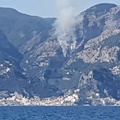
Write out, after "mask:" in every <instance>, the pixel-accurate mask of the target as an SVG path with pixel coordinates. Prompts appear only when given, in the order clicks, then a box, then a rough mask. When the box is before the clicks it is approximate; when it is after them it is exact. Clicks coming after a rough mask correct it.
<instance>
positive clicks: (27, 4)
mask: <svg viewBox="0 0 120 120" xmlns="http://www.w3.org/2000/svg"><path fill="white" fill-rule="evenodd" d="M74 2H75V8H76V14H79V13H80V12H82V11H84V10H86V9H87V8H89V7H91V6H93V5H95V4H98V3H114V4H117V5H120V0H74ZM0 7H7V8H14V9H16V10H18V11H19V12H22V13H25V14H29V15H33V16H39V17H44V18H47V17H57V16H58V11H57V6H56V0H0Z"/></svg>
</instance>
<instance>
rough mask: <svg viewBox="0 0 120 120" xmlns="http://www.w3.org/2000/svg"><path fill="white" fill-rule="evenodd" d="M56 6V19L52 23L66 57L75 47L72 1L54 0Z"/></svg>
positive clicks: (74, 21)
mask: <svg viewBox="0 0 120 120" xmlns="http://www.w3.org/2000/svg"><path fill="white" fill-rule="evenodd" d="M56 1H57V6H58V14H59V15H58V19H57V20H56V22H55V23H54V27H55V35H56V37H57V40H58V42H59V44H60V46H61V48H62V51H63V55H64V56H65V57H66V55H67V51H68V50H70V51H71V52H72V51H73V50H74V49H75V47H76V36H75V24H76V20H75V8H74V1H73V0H56Z"/></svg>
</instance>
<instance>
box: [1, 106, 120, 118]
mask: <svg viewBox="0 0 120 120" xmlns="http://www.w3.org/2000/svg"><path fill="white" fill-rule="evenodd" d="M0 120H120V107H113V106H109V107H102V106H101V107H100V106H99V107H90V106H86V107H79V106H78V107H76V106H72V107H71V106H70V107H69V106H67V107H37V106H32V107H31V106H21V107H20V106H6V107H2V106H1V107H0Z"/></svg>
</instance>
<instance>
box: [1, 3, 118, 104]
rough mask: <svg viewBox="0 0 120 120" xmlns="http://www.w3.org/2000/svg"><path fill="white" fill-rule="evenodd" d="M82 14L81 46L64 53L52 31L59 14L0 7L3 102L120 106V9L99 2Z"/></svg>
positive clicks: (78, 34) (78, 38) (78, 29)
mask: <svg viewBox="0 0 120 120" xmlns="http://www.w3.org/2000/svg"><path fill="white" fill-rule="evenodd" d="M81 16H82V21H81V20H80V21H79V22H78V23H77V25H76V28H75V29H76V36H77V45H76V49H75V50H74V51H73V52H72V54H68V55H67V57H64V56H63V53H62V49H61V47H60V45H59V43H58V42H57V40H56V38H55V37H54V35H53V33H54V29H53V26H52V25H53V23H54V21H55V18H46V19H45V18H39V17H32V16H28V15H25V14H21V13H19V12H17V11H15V10H13V9H6V8H0V29H1V31H2V32H0V52H1V54H0V57H1V59H0V91H1V93H0V97H1V101H2V103H3V104H4V103H6V101H8V103H9V105H11V104H17V105H26V102H25V104H24V100H27V101H29V105H30V104H34V105H54V104H52V103H53V102H54V103H55V105H75V104H76V105H120V87H119V86H120V24H119V23H120V7H119V6H116V5H114V4H99V5H95V6H93V7H91V8H89V9H87V10H86V11H84V12H82V13H81V14H79V15H78V16H77V18H78V20H79V18H81ZM3 33H4V34H5V35H4V34H3ZM51 34H52V35H51ZM6 36H7V37H6ZM7 38H8V39H7ZM18 51H19V52H18ZM6 56H7V57H6ZM16 92H17V94H20V95H17V97H16ZM6 96H7V98H8V99H7V100H6V99H5V100H4V98H5V97H6ZM18 96H20V97H18ZM21 96H22V97H21ZM35 96H38V97H40V99H37V100H36V98H35V99H34V97H35ZM10 97H11V98H10ZM24 97H26V98H24ZM18 99H19V100H18ZM41 99H42V100H41ZM20 100H21V102H20ZM10 101H11V102H10ZM15 101H19V103H18V102H15ZM33 101H37V102H38V103H39V104H37V103H36V102H33ZM50 101H51V102H50ZM3 104H2V105H3Z"/></svg>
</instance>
